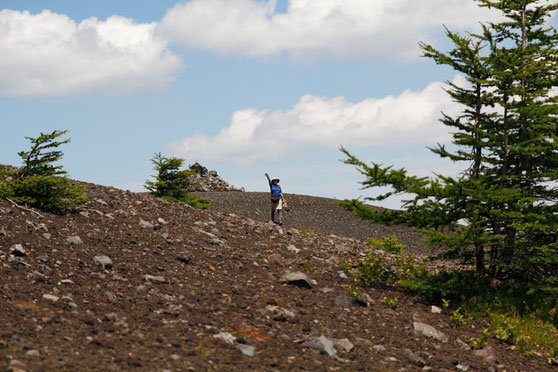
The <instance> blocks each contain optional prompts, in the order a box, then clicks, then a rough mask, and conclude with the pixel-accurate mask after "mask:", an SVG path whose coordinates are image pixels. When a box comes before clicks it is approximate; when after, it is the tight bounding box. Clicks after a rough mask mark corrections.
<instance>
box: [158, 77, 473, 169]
mask: <svg viewBox="0 0 558 372" xmlns="http://www.w3.org/2000/svg"><path fill="white" fill-rule="evenodd" d="M461 81H463V78H461V77H457V78H456V80H455V82H456V83H459V82H461ZM443 86H444V84H443V83H440V82H436V83H432V84H430V85H428V86H427V87H426V88H424V89H423V90H421V91H416V92H415V91H405V92H403V93H402V94H400V95H398V96H388V97H385V98H381V99H372V98H371V99H366V100H363V101H361V102H357V103H352V102H348V101H346V100H345V99H344V98H343V97H335V98H331V99H328V98H324V97H318V96H312V95H306V96H303V97H302V98H301V99H300V100H299V102H298V103H297V104H296V105H295V106H294V107H293V108H291V109H289V110H287V111H266V110H255V109H245V110H239V111H236V112H235V113H234V114H233V115H232V118H231V122H230V124H229V125H228V126H227V127H225V128H223V129H222V130H221V131H220V132H219V133H218V134H217V135H216V136H213V137H209V136H206V135H204V134H201V133H198V134H196V135H193V136H191V137H188V138H185V139H183V140H181V141H178V142H175V143H172V144H170V145H169V150H170V151H171V152H173V153H174V154H177V155H179V156H181V157H185V158H187V159H192V158H195V159H206V160H207V159H217V160H222V159H228V160H229V161H235V162H237V163H250V162H254V161H256V160H261V159H269V160H273V159H278V158H284V157H285V156H295V155H296V154H300V153H303V152H309V151H311V149H312V148H337V147H339V145H341V144H342V145H344V146H362V147H367V146H374V147H380V148H381V147H384V148H397V147H399V148H401V147H405V146H409V145H421V144H426V145H434V144H436V142H444V141H447V140H448V139H449V134H448V131H447V128H446V127H444V125H442V124H441V123H440V122H439V121H438V120H439V118H440V116H441V115H440V112H441V111H444V112H445V113H447V114H450V115H454V114H456V113H457V112H459V106H457V105H456V104H455V103H453V102H452V101H451V99H450V98H449V97H448V95H447V94H446V93H445V92H444V90H443Z"/></svg>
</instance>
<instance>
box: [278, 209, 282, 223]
mask: <svg viewBox="0 0 558 372" xmlns="http://www.w3.org/2000/svg"><path fill="white" fill-rule="evenodd" d="M277 223H278V224H279V225H282V224H283V210H282V209H277Z"/></svg>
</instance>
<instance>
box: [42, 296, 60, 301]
mask: <svg viewBox="0 0 558 372" xmlns="http://www.w3.org/2000/svg"><path fill="white" fill-rule="evenodd" d="M43 299H45V300H48V301H52V302H56V301H58V300H59V299H60V297H57V296H55V295H51V294H44V295H43Z"/></svg>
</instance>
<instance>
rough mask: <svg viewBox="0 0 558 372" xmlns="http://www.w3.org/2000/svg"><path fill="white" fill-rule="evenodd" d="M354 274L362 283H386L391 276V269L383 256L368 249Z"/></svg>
mask: <svg viewBox="0 0 558 372" xmlns="http://www.w3.org/2000/svg"><path fill="white" fill-rule="evenodd" d="M356 276H357V278H359V279H360V281H361V283H362V284H364V285H373V284H386V283H388V282H389V281H390V280H391V279H392V278H393V271H392V270H391V269H390V267H389V266H388V265H386V263H385V262H384V258H383V256H381V255H378V254H376V253H374V251H372V250H370V251H369V252H367V254H366V256H365V257H364V259H363V260H362V262H360V264H359V265H358V267H357V273H356Z"/></svg>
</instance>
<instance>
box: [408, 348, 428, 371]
mask: <svg viewBox="0 0 558 372" xmlns="http://www.w3.org/2000/svg"><path fill="white" fill-rule="evenodd" d="M403 357H404V358H405V360H406V361H407V362H409V363H413V364H416V365H417V366H419V367H423V366H424V365H425V364H426V362H425V361H424V359H422V358H420V357H419V356H417V355H416V354H415V353H413V352H412V351H411V350H410V349H404V350H403Z"/></svg>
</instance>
